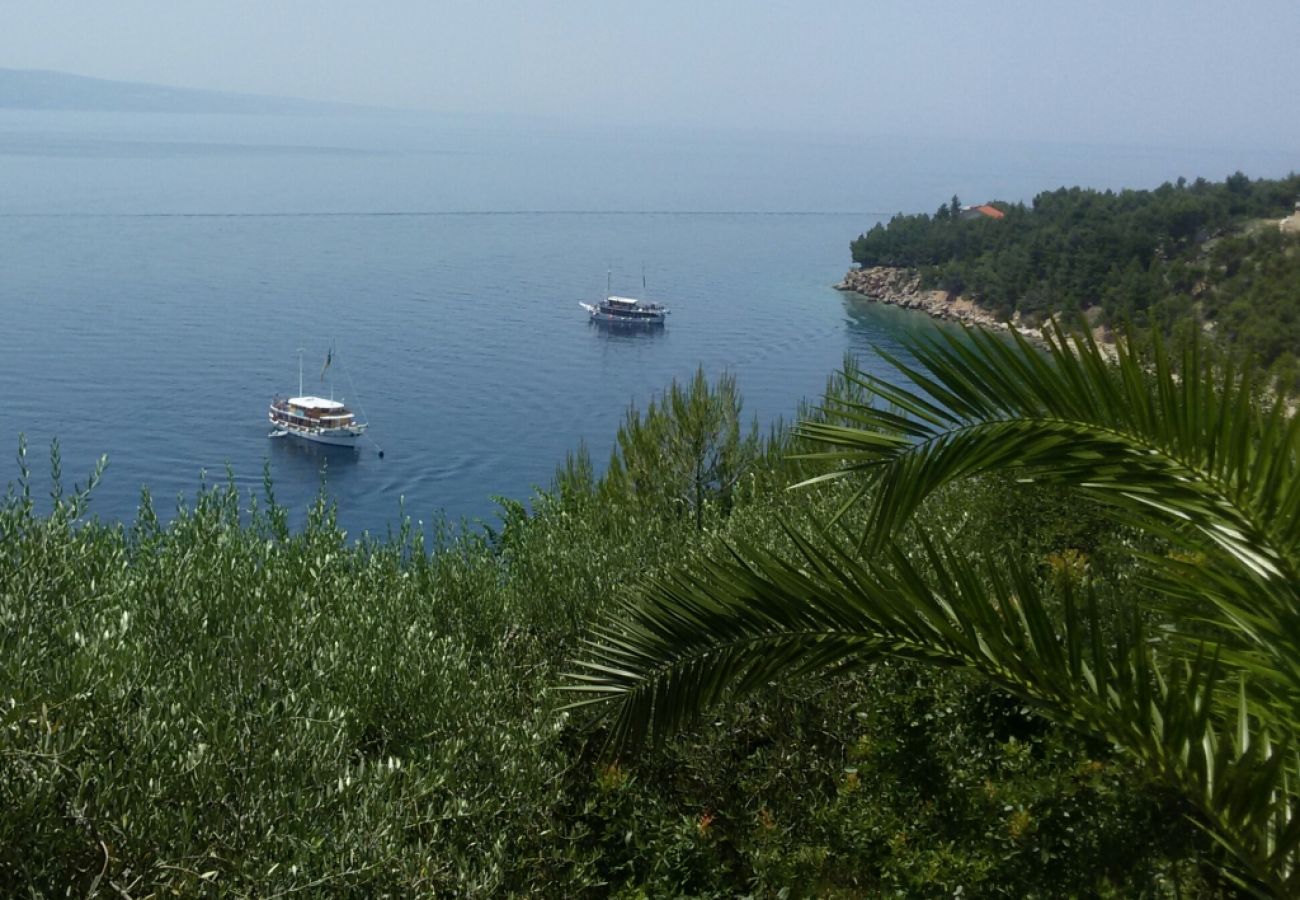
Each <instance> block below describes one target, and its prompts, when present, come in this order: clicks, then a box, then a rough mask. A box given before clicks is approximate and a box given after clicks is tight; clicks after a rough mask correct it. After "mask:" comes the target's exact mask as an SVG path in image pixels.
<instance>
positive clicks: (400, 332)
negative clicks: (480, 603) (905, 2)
mask: <svg viewBox="0 0 1300 900" xmlns="http://www.w3.org/2000/svg"><path fill="white" fill-rule="evenodd" d="M948 149H949V151H950V153H949V154H948V159H949V165H948V168H947V169H946V170H945V168H944V165H943V162H942V160H943V159H944V158H945V157H944V148H943V147H941V146H935V145H926V146H917V145H913V146H910V148H909V147H908V146H905V145H896V144H891V143H889V142H872V143H860V144H853V143H852V142H843V141H823V142H820V143H818V142H815V141H807V140H795V139H793V138H786V139H781V140H778V139H775V138H772V137H770V136H766V137H763V136H748V137H747V136H731V137H727V138H719V137H708V138H704V137H698V136H691V135H676V136H673V135H669V136H663V135H660V136H648V135H622V136H609V135H593V134H570V133H559V132H546V131H543V130H537V129H534V130H528V129H525V128H523V126H518V125H511V126H507V125H501V124H498V125H494V126H492V127H490V128H488V127H474V126H471V125H468V124H465V123H450V124H449V123H446V122H433V121H407V120H403V119H397V118H388V119H382V120H375V119H371V120H364V121H353V122H347V121H342V122H333V121H331V122H322V121H318V120H301V119H274V118H259V119H250V118H247V117H238V118H237V117H221V116H211V117H177V116H128V117H121V116H93V115H86V114H81V115H78V114H40V115H37V114H30V113H21V114H20V113H4V114H0V173H2V174H3V194H2V195H0V204H2V205H0V316H2V324H0V391H2V392H3V396H4V409H5V414H4V422H3V425H2V426H0V450H3V451H4V452H3V456H0V483H3V482H7V481H10V480H11V479H13V478H15V477H16V475H17V464H16V462H15V461H14V459H13V451H14V450H16V448H17V442H18V435H19V434H20V433H24V434H26V436H27V440H28V442H29V445H30V446H31V459H32V462H33V468H34V469H35V472H36V474H37V475H38V476H39V482H40V483H43V482H44V475H45V473H46V472H47V470H48V466H47V465H46V464H45V462H44V457H45V454H46V452H47V450H48V446H49V443H50V441H51V439H53V438H55V437H57V438H58V440H59V442H60V444H61V448H62V456H63V465H64V471H65V476H66V477H67V478H68V479H69V480H72V479H74V478H75V479H81V478H84V475H85V473H86V472H88V471H89V469H90V468H91V467H92V466H93V464H94V461H95V460H96V459H97V458H98V457H99V455H100V454H107V455H108V458H109V468H108V473H107V477H106V479H105V481H104V483H103V484H102V485H101V486H100V488H99V489H98V491H97V493H96V494H95V497H94V500H93V501H92V505H91V511H92V512H93V513H96V514H98V515H99V516H100V517H102V518H108V519H130V518H131V517H132V516H133V515H134V512H135V509H136V507H137V504H138V500H139V493H140V490H141V487H142V486H143V485H147V486H148V487H149V489H150V491H151V492H152V494H153V496H154V498H155V503H156V505H157V506H158V507H159V508H160V511H162V512H166V511H167V510H168V509H170V508H173V507H174V501H175V498H177V497H182V496H192V494H193V492H194V490H195V488H196V487H197V486H198V485H199V484H200V479H201V477H203V473H206V477H207V479H208V480H209V481H214V480H217V481H223V480H225V478H226V477H227V475H226V473H227V470H228V469H229V471H230V472H232V473H233V477H234V480H235V481H236V483H238V484H239V485H240V486H241V488H243V489H245V490H250V491H251V490H255V489H258V488H260V485H261V480H262V471H263V467H264V465H268V464H269V467H270V471H271V475H272V478H273V480H274V483H275V489H276V493H277V498H278V500H279V501H280V502H281V503H284V504H286V505H288V506H289V507H291V508H292V509H293V510H294V511H295V513H296V514H297V515H298V516H300V515H301V511H302V510H303V509H304V508H305V507H306V506H307V504H308V503H309V502H310V501H311V500H312V498H314V497H315V495H316V493H317V491H318V490H319V488H320V485H321V477H322V476H321V470H322V465H324V469H325V475H324V478H325V483H326V486H327V491H328V493H329V496H330V497H331V498H332V499H333V500H334V501H336V502H337V504H338V510H339V518H340V521H341V523H342V524H343V526H344V527H345V528H347V529H348V530H349V531H350V532H351V533H353V534H359V533H360V532H362V531H370V532H372V533H380V534H382V533H383V532H384V530H385V529H386V528H387V527H388V526H389V525H390V524H395V523H396V521H397V518H398V515H399V510H400V509H403V508H404V509H405V511H406V513H407V514H409V515H411V516H412V517H414V518H416V519H422V520H424V521H426V522H428V521H430V520H432V519H433V518H435V517H437V516H440V515H444V514H445V515H447V516H449V517H451V518H453V519H459V518H462V517H465V518H469V519H477V518H482V519H490V518H492V516H493V514H494V510H495V505H494V501H493V500H492V497H493V496H494V495H505V496H510V497H517V498H524V497H526V496H527V495H528V494H529V493H530V491H531V489H532V488H533V487H534V486H537V485H546V484H547V483H548V482H549V480H550V478H551V475H552V473H553V471H554V469H555V467H556V465H557V464H558V463H559V462H561V461H562V460H563V458H564V456H565V453H566V452H568V451H571V450H573V449H575V448H576V447H577V446H578V445H579V443H580V442H585V443H586V445H587V446H588V447H589V448H590V450H591V452H592V454H593V457H594V458H595V459H596V461H597V463H598V464H603V462H604V460H605V459H607V457H608V453H609V451H610V448H611V446H612V443H613V438H614V434H615V432H616V430H617V427H618V424H619V422H620V421H621V419H622V417H623V415H624V412H625V410H626V409H627V407H628V406H629V404H633V403H636V404H644V403H645V402H646V401H647V400H648V399H649V398H650V397H652V396H653V395H654V394H655V393H657V392H659V391H661V390H662V389H663V388H664V387H665V386H666V385H667V384H669V382H670V381H671V380H672V379H674V378H686V377H689V376H690V375H691V374H692V373H693V372H694V371H695V369H696V367H697V366H703V367H704V369H705V371H706V372H708V373H710V374H716V373H718V372H722V371H730V372H733V373H735V374H736V376H737V378H738V381H739V384H740V388H741V391H742V393H743V395H744V398H745V402H746V410H747V412H749V413H751V414H753V415H755V416H757V417H758V419H759V420H760V421H761V422H764V423H766V422H770V421H771V420H773V419H774V418H776V417H779V416H784V417H787V418H788V417H789V416H790V415H791V414H792V413H793V412H794V410H795V408H796V406H797V404H798V403H799V401H800V400H801V399H803V398H808V397H812V396H814V395H816V394H817V393H818V392H819V391H820V389H821V387H822V385H823V384H824V383H825V380H826V377H827V376H828V375H829V374H830V373H831V372H832V370H834V369H835V368H836V367H837V366H838V365H839V363H840V361H841V359H842V357H843V354H844V353H845V352H853V353H855V354H858V355H859V356H861V357H862V359H863V360H864V363H865V365H866V366H867V367H869V368H875V369H882V367H881V366H880V365H879V363H878V361H877V360H876V359H875V357H874V353H873V351H872V349H871V348H872V347H873V346H883V347H886V348H890V347H896V346H897V341H898V339H899V338H900V336H901V335H903V334H904V333H905V332H907V331H909V330H916V329H926V328H930V327H933V326H932V325H931V324H930V323H929V322H928V320H920V321H918V320H916V319H914V318H911V317H909V316H908V315H906V314H900V313H898V312H897V311H895V310H882V309H879V308H876V307H872V306H868V305H863V304H860V303H859V302H855V301H853V300H852V299H849V298H846V297H844V296H842V295H840V294H838V293H837V292H835V291H833V290H832V289H831V288H830V285H831V284H832V283H834V282H835V281H837V280H838V279H839V278H840V277H841V276H842V274H843V272H844V270H845V269H846V268H847V267H848V265H849V255H848V242H849V241H850V240H851V239H852V238H853V237H854V236H856V235H857V234H858V233H860V232H861V231H863V230H864V229H865V228H867V227H869V226H870V225H872V224H873V223H874V222H875V221H876V220H877V219H878V218H879V217H880V216H881V215H883V214H885V213H886V212H888V211H891V210H894V209H908V210H914V209H928V208H931V207H934V206H937V205H938V204H939V203H940V202H942V201H943V200H945V199H946V198H947V197H948V196H951V194H952V193H953V192H954V191H959V192H961V193H963V194H964V195H965V198H964V199H966V198H968V199H970V200H984V199H988V198H990V197H1011V198H1021V197H1028V196H1031V195H1032V194H1033V193H1034V192H1036V191H1037V190H1039V189H1041V188H1043V187H1050V186H1055V185H1056V184H1058V183H1077V182H1084V183H1091V184H1102V185H1106V186H1117V185H1118V184H1123V183H1131V184H1136V185H1138V186H1146V185H1148V184H1154V183H1157V182H1158V181H1160V180H1163V179H1164V178H1166V177H1176V176H1177V175H1178V174H1187V175H1189V176H1190V175H1199V174H1207V175H1211V176H1215V177H1219V176H1221V174H1223V173H1226V172H1227V171H1231V170H1232V169H1233V168H1237V167H1241V166H1249V165H1250V164H1251V163H1252V162H1253V163H1255V164H1256V168H1255V171H1253V172H1252V174H1260V175H1269V174H1281V173H1282V172H1284V171H1285V168H1284V164H1283V163H1282V162H1281V161H1279V160H1273V159H1271V158H1269V157H1268V156H1267V155H1262V156H1258V157H1249V156H1248V157H1244V158H1240V159H1239V158H1238V157H1236V156H1233V155H1232V154H1228V153H1227V152H1226V151H1224V152H1221V153H1220V154H1205V155H1204V157H1203V158H1193V157H1188V156H1185V155H1183V156H1180V155H1178V154H1173V153H1168V154H1165V155H1163V156H1162V155H1161V154H1160V153H1157V152H1154V151H1146V152H1142V153H1136V152H1133V153H1129V152H1127V151H1125V152H1118V151H1114V152H1112V153H1111V154H1110V155H1109V156H1104V155H1103V156H1102V157H1101V158H1099V157H1098V156H1097V155H1096V154H1091V155H1090V154H1088V153H1087V152H1084V151H1083V150H1081V149H1079V148H1058V152H1056V153H1055V154H1054V155H1053V154H1052V153H1044V152H1039V153H1037V154H1035V153H1031V152H1029V150H1028V149H1026V148H1006V149H1005V152H1004V153H1003V154H1002V155H999V154H997V153H995V152H994V150H993V148H990V147H981V148H975V149H974V150H971V149H970V148H967V149H965V150H956V149H954V148H948ZM1179 153H1182V154H1185V153H1186V151H1179ZM1008 157H1010V160H1011V161H1010V162H1009V161H1008ZM1179 163H1184V164H1187V163H1195V164H1199V165H1201V166H1202V168H1201V169H1191V170H1185V171H1184V170H1180V169H1178V168H1176V166H1177V165H1178V164H1179ZM1211 166H1218V168H1219V169H1222V170H1223V172H1220V171H1218V170H1217V169H1213V168H1210V167H1211ZM1268 166H1273V167H1274V168H1275V169H1276V170H1277V171H1273V170H1271V169H1270V170H1267V171H1261V168H1266V167H1268ZM1156 169H1160V173H1159V174H1156V172H1155V170H1156ZM1072 172H1073V173H1075V177H1070V174H1071V173H1072ZM1053 173H1055V174H1056V175H1059V177H1055V178H1054V177H1053ZM1045 180H1046V183H1045ZM643 267H644V271H645V279H646V288H645V291H644V293H646V294H647V295H648V296H649V297H651V298H652V299H655V300H659V301H661V302H663V303H665V304H667V305H668V306H669V307H671V308H672V310H673V312H672V315H671V317H670V320H669V323H668V325H667V327H666V328H664V329H663V330H662V331H658V332H649V333H619V332H613V333H611V332H609V331H606V330H602V329H600V328H598V327H593V326H591V325H589V323H588V322H587V321H586V317H585V314H584V313H583V311H582V310H581V309H580V308H579V307H578V305H577V301H578V300H579V299H585V300H591V299H593V298H596V297H599V296H601V295H603V294H604V292H605V283H606V272H607V269H609V270H612V272H613V287H614V290H615V292H616V293H631V294H641V293H643V290H642V284H641V281H642V276H641V273H642V269H643ZM331 344H333V345H334V346H335V347H336V352H337V355H336V362H335V364H334V365H333V366H332V367H331V369H330V371H329V372H328V373H327V375H328V376H329V377H327V379H326V380H325V381H323V382H322V381H321V380H320V378H319V375H320V366H321V362H322V361H323V358H324V355H325V352H326V349H327V347H329V346H330V345H331ZM299 348H303V349H304V350H305V354H304V356H305V384H304V387H305V388H306V390H307V391H308V392H309V393H310V392H316V393H323V394H326V395H329V393H330V392H331V391H332V392H333V394H334V396H336V397H339V398H342V399H346V400H347V401H348V402H349V403H351V404H352V405H354V406H359V407H360V408H361V410H362V411H363V412H364V414H365V416H366V418H368V419H369V421H370V423H371V431H370V436H371V437H372V438H373V442H372V443H367V444H366V445H364V446H363V448H362V449H361V450H360V451H358V452H352V451H346V450H345V451H325V450H323V449H321V448H318V447H314V446H310V445H302V444H299V443H297V442H296V441H292V440H287V439H286V440H269V439H268V437H267V432H268V428H267V424H266V406H267V402H268V400H269V399H270V397H271V396H272V395H273V394H275V393H277V392H281V393H285V392H296V391H297V387H298V383H297V382H298V368H297V366H298V364H297V358H298V357H297V351H298V349H299ZM377 447H382V448H383V450H384V451H385V454H384V457H383V458H382V459H381V458H380V457H379V455H378V453H377V452H376V448H377Z"/></svg>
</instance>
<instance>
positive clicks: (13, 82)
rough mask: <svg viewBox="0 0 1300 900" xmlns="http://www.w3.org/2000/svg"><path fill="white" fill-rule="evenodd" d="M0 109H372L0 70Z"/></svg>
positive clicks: (301, 112)
mask: <svg viewBox="0 0 1300 900" xmlns="http://www.w3.org/2000/svg"><path fill="white" fill-rule="evenodd" d="M0 109H35V110H84V111H88V112H89V111H95V112H158V113H245V114H254V115H320V114H325V113H340V112H353V113H355V112H364V111H372V112H373V111H376V108H375V107H368V106H359V105H354V104H350V103H328V102H323V101H318V100H299V99H294V98H290V97H267V96H262V95H258V94H239V93H233V92H227V91H209V90H199V89H195V88H178V87H167V86H165V85H158V84H144V83H141V82H133V81H111V80H109V79H105V78H90V77H88V76H85V75H70V74H68V73H66V72H50V71H44V70H39V69H4V68H0Z"/></svg>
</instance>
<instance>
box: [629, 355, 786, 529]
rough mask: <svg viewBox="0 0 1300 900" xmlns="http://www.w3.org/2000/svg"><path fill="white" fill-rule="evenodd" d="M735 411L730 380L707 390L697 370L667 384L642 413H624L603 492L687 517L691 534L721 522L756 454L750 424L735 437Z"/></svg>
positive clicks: (756, 442) (755, 427)
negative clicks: (687, 380) (691, 523)
mask: <svg viewBox="0 0 1300 900" xmlns="http://www.w3.org/2000/svg"><path fill="white" fill-rule="evenodd" d="M740 410H741V400H740V393H739V392H738V391H737V390H736V379H735V377H734V376H732V375H726V374H724V375H721V376H719V378H718V382H717V384H716V385H714V386H710V385H709V381H708V379H707V378H706V377H705V375H704V370H703V369H702V368H701V369H697V370H696V372H695V377H694V378H692V379H691V382H690V384H689V385H685V386H684V385H681V384H678V383H677V382H676V381H673V383H672V385H671V386H670V387H669V388H668V390H667V391H666V392H665V393H664V395H663V397H662V398H660V399H659V400H657V401H656V400H651V401H650V405H649V407H648V408H647V409H646V411H645V413H644V414H641V413H640V412H638V411H637V410H636V409H635V408H632V409H629V410H628V412H627V416H626V417H625V419H624V422H623V425H622V426H621V427H620V428H619V430H618V445H617V447H616V448H615V450H614V453H613V455H612V456H611V458H610V463H609V475H608V477H607V484H608V488H609V490H611V491H613V492H615V493H617V494H623V495H632V496H635V497H637V498H638V499H639V500H640V501H641V502H642V503H643V504H645V505H647V506H649V507H651V508H654V509H658V510H663V511H668V510H677V511H679V512H681V513H682V514H689V515H690V516H691V517H692V519H693V520H694V522H695V527H696V529H697V530H698V529H702V528H703V527H704V522H705V519H706V517H710V516H712V517H717V516H721V517H725V516H727V515H728V514H729V513H730V511H731V508H732V505H733V502H734V496H735V492H736V491H737V489H738V487H739V485H740V482H741V479H742V478H744V476H745V475H746V474H747V473H749V471H750V469H751V467H752V466H753V465H754V462H755V461H756V459H757V457H758V454H759V449H760V448H759V440H758V424H757V422H755V423H754V424H752V425H751V426H750V429H749V431H748V432H747V433H745V434H743V435H742V433H741V423H740Z"/></svg>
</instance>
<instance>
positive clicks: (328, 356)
mask: <svg viewBox="0 0 1300 900" xmlns="http://www.w3.org/2000/svg"><path fill="white" fill-rule="evenodd" d="M333 361H334V348H333V347H330V348H329V349H328V350H326V351H325V365H323V366H321V367H320V380H321V381H324V380H325V370H326V369H328V368H329V367H330V363H331V362H333Z"/></svg>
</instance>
